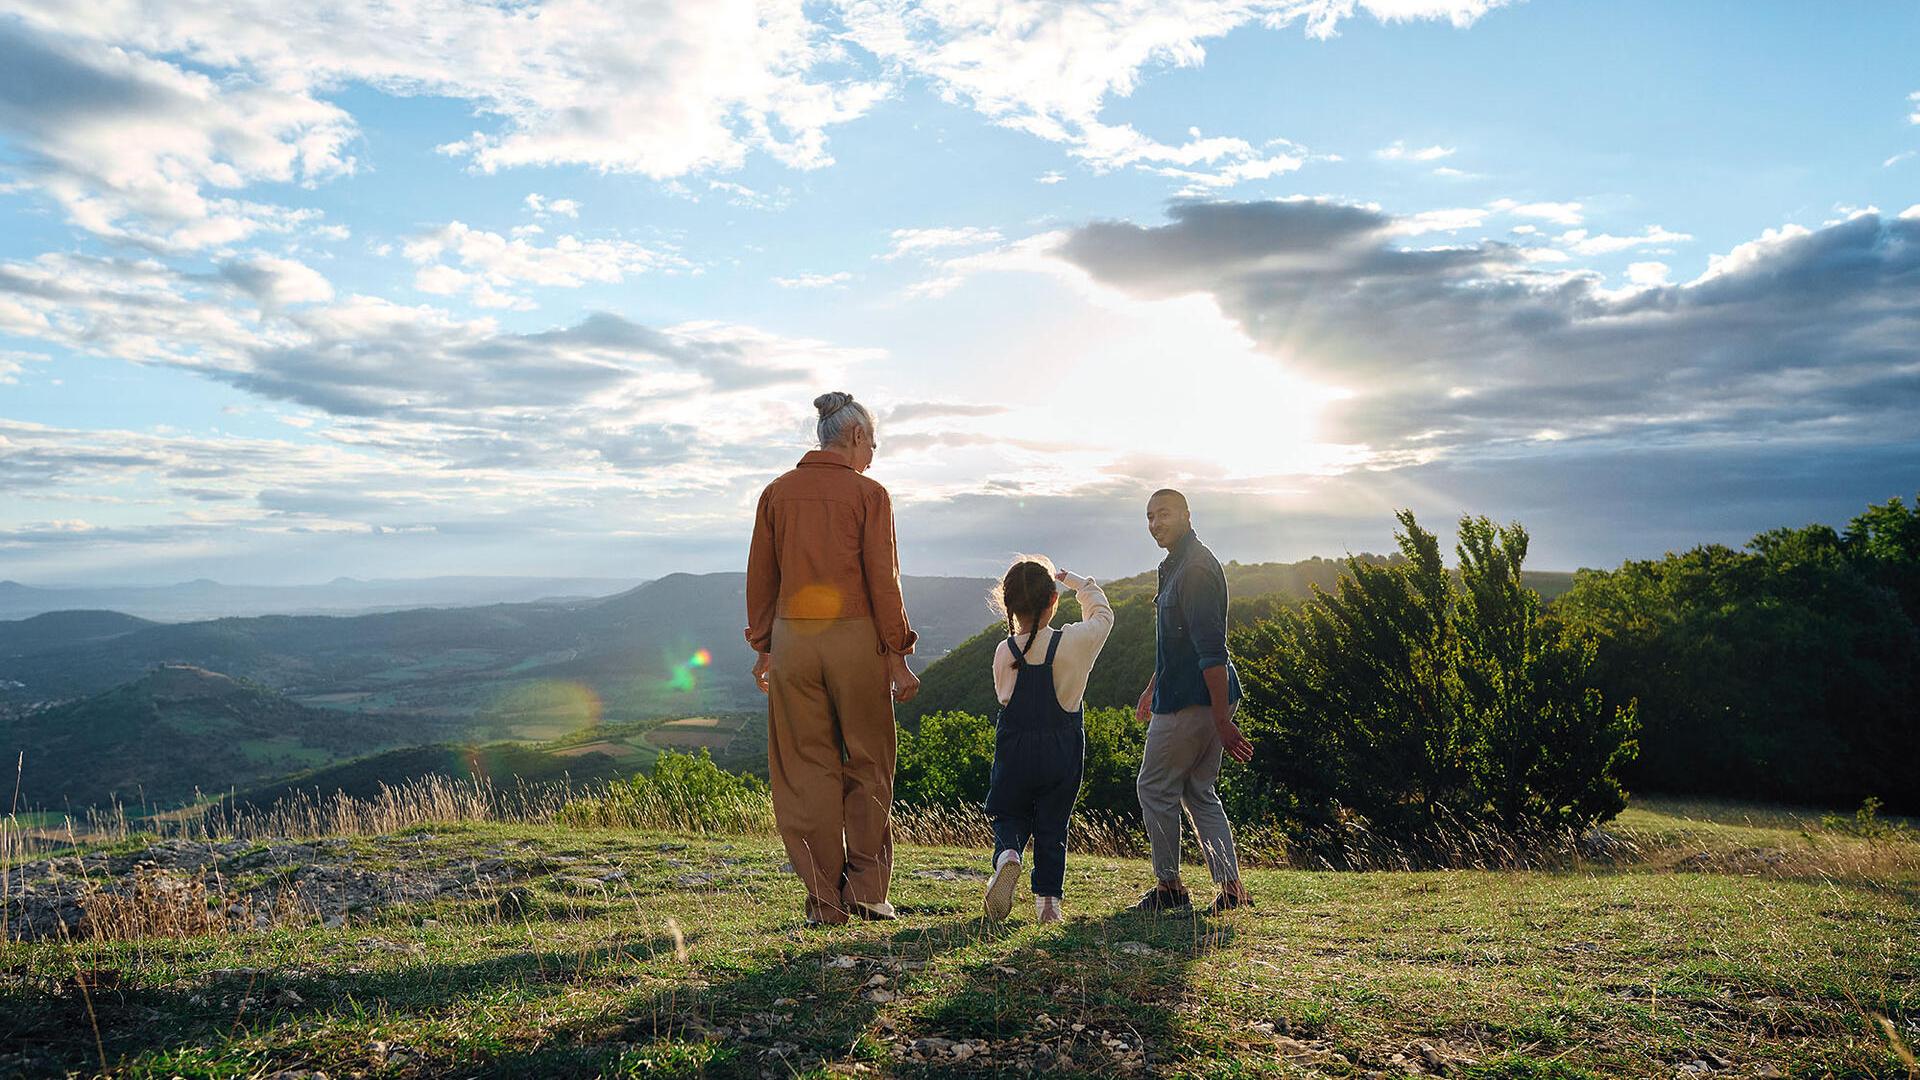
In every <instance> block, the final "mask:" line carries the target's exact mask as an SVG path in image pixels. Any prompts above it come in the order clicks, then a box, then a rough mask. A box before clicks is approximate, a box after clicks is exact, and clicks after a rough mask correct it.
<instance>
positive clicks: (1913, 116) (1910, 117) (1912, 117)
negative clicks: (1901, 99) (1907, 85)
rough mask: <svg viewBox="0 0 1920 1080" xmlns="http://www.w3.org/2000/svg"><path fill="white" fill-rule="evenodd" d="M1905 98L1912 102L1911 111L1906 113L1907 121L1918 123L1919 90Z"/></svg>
mask: <svg viewBox="0 0 1920 1080" xmlns="http://www.w3.org/2000/svg"><path fill="white" fill-rule="evenodd" d="M1907 100H1908V101H1911V102H1913V111H1912V112H1911V113H1908V114H1907V123H1909V124H1920V90H1915V91H1914V92H1913V93H1911V94H1908V95H1907Z"/></svg>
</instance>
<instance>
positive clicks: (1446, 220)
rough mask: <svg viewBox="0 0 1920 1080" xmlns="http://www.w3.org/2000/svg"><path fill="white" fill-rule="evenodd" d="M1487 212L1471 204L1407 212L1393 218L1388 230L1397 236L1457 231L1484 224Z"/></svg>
mask: <svg viewBox="0 0 1920 1080" xmlns="http://www.w3.org/2000/svg"><path fill="white" fill-rule="evenodd" d="M1486 220H1487V212H1486V211H1485V210H1481V209H1478V208H1475V207H1471V206H1462V207H1450V208H1447V209H1441V210H1423V211H1421V212H1420V213H1417V214H1408V215H1407V216H1405V217H1402V218H1398V219H1396V220H1395V222H1394V223H1393V225H1392V226H1390V227H1389V229H1388V232H1390V233H1391V234H1393V235H1397V236H1419V235H1421V234H1423V233H1435V232H1459V231H1460V230H1462V229H1477V228H1479V227H1480V226H1481V225H1483V224H1485V223H1486Z"/></svg>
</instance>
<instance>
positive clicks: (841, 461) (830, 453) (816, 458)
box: [796, 450, 853, 469]
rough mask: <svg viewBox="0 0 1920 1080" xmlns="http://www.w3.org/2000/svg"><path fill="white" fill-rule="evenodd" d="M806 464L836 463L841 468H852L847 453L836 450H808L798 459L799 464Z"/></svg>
mask: <svg viewBox="0 0 1920 1080" xmlns="http://www.w3.org/2000/svg"><path fill="white" fill-rule="evenodd" d="M806 465H838V466H840V467H841V468H843V469H851V468H853V462H851V461H849V460H847V455H845V454H842V453H840V452H839V451H837V450H809V451H807V452H806V454H805V456H803V457H801V459H800V466H806ZM796 467H799V466H796Z"/></svg>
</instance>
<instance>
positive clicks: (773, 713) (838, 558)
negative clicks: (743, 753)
mask: <svg viewBox="0 0 1920 1080" xmlns="http://www.w3.org/2000/svg"><path fill="white" fill-rule="evenodd" d="M813 405H814V408H815V409H817V410H819V413H820V420H819V425H818V429H817V434H818V435H819V439H820V449H818V450H814V451H811V452H809V453H808V454H807V455H806V456H805V457H803V458H801V459H800V464H799V465H797V466H796V467H795V468H794V469H793V470H792V471H790V472H788V473H786V474H784V475H782V476H781V477H780V478H779V479H777V480H775V481H774V482H773V483H771V484H768V485H767V489H766V490H765V491H764V492H762V493H761V495H760V507H759V510H758V511H757V512H756V513H755V515H754V524H753V547H752V551H751V553H750V554H749V555H748V557H747V641H748V642H749V643H750V644H752V646H753V647H754V650H755V651H756V652H758V653H759V654H760V655H759V657H758V658H757V659H756V660H755V662H754V665H753V676H754V680H755V681H756V682H758V683H759V685H760V690H761V692H762V693H764V694H766V695H767V773H768V776H769V777H770V779H771V780H772V782H773V815H774V819H775V820H776V821H777V822H778V823H779V826H780V839H781V841H782V842H783V843H784V844H785V845H786V848H787V857H788V859H789V860H790V861H791V862H792V863H793V868H794V872H795V873H797V874H799V875H800V879H801V880H802V881H803V882H805V883H806V886H807V921H808V922H810V923H841V922H845V921H847V917H848V916H849V915H859V916H861V917H862V918H868V919H891V918H893V917H894V913H893V905H892V904H889V903H888V902H887V887H888V885H889V884H890V882H891V879H892V877H893V830H892V811H893V766H894V755H895V746H894V729H893V703H894V702H895V701H910V700H912V698H913V695H914V693H915V691H917V690H918V689H919V686H920V680H919V679H917V678H915V677H914V675H913V672H912V671H910V670H908V668H907V659H906V658H907V654H908V653H911V652H912V651H913V643H914V638H915V634H914V632H913V629H912V628H911V627H910V626H909V625H908V624H907V612H906V608H905V606H904V604H903V603H902V601H901V598H900V560H899V556H898V554H897V552H896V550H895V547H894V537H893V503H892V501H891V500H890V499H889V498H888V497H887V489H886V488H884V487H881V486H880V484H879V483H877V482H876V481H873V480H869V479H867V478H866V477H865V476H864V475H862V474H863V473H865V472H866V471H867V468H868V467H869V466H870V465H872V464H873V452H874V450H875V449H876V444H875V442H874V424H873V414H872V413H869V412H868V411H867V409H866V406H864V405H861V404H859V403H858V402H856V401H854V400H853V395H851V394H842V393H832V394H822V395H820V396H819V397H818V398H815V399H814V402H813Z"/></svg>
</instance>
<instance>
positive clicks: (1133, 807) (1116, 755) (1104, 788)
mask: <svg viewBox="0 0 1920 1080" xmlns="http://www.w3.org/2000/svg"><path fill="white" fill-rule="evenodd" d="M1086 731H1087V758H1086V774H1085V778H1084V779H1083V780H1082V782H1081V786H1080V801H1079V802H1078V803H1076V804H1075V808H1076V809H1078V810H1080V811H1083V812H1085V811H1099V812H1101V813H1104V814H1108V815H1113V816H1116V817H1119V818H1122V819H1125V820H1127V821H1137V820H1139V818H1140V805H1139V801H1138V799H1137V798H1136V797H1135V795H1134V791H1133V780H1134V776H1135V775H1136V774H1137V773H1138V772H1139V771H1140V752H1141V749H1142V747H1143V746H1144V745H1145V743H1146V729H1145V728H1144V727H1142V726H1141V724H1140V723H1139V721H1137V720H1135V719H1134V718H1133V710H1131V709H1115V708H1105V709H1088V710H1087V711H1086ZM992 777H993V721H991V720H988V719H987V718H985V717H982V716H976V715H974V714H972V713H964V712H941V713H933V714H931V715H929V716H924V717H921V719H920V730H919V731H910V730H907V729H904V728H903V729H901V732H900V763H899V767H898V769H897V770H896V771H895V773H894V781H893V796H894V798H895V799H897V800H899V801H900V802H903V803H912V804H914V805H917V806H945V807H957V806H968V805H972V806H978V805H979V804H981V803H984V802H985V801H986V799H987V785H988V783H989V782H990V781H991V780H992Z"/></svg>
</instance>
